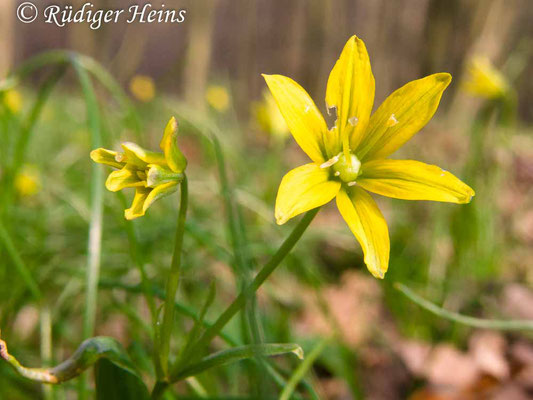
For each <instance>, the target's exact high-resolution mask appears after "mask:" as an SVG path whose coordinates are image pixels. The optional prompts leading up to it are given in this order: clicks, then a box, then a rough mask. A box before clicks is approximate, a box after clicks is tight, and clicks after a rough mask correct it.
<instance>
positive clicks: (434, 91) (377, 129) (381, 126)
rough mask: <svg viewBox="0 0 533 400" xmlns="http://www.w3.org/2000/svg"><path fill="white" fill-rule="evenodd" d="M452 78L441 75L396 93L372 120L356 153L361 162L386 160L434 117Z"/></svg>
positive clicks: (402, 88)
mask: <svg viewBox="0 0 533 400" xmlns="http://www.w3.org/2000/svg"><path fill="white" fill-rule="evenodd" d="M451 80H452V76H451V75H450V74H448V73H439V74H433V75H430V76H426V77H425V78H422V79H418V80H415V81H411V82H409V83H408V84H406V85H404V86H402V87H401V88H400V89H398V90H396V91H395V92H394V93H392V94H391V95H390V96H389V97H387V99H386V100H385V101H384V102H383V104H381V106H379V108H378V109H377V111H376V112H375V113H374V114H373V115H372V117H371V118H370V122H369V124H368V129H367V133H366V135H365V137H364V138H363V141H362V142H361V144H360V145H359V148H358V149H357V151H356V153H357V156H358V157H359V159H360V160H362V161H364V160H370V159H375V158H385V157H387V156H388V155H390V154H392V153H394V152H395V151H396V150H398V149H399V148H400V147H401V146H402V145H403V144H404V143H405V142H407V141H408V140H409V139H411V137H413V135H414V134H415V133H417V132H418V131H419V130H420V129H422V128H423V127H424V126H425V125H426V124H427V123H428V122H429V120H430V119H431V117H433V114H435V111H437V107H438V106H439V102H440V98H441V96H442V92H444V89H446V87H448V85H449V84H450V82H451Z"/></svg>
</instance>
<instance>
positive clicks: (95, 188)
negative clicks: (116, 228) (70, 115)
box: [72, 56, 104, 400]
mask: <svg viewBox="0 0 533 400" xmlns="http://www.w3.org/2000/svg"><path fill="white" fill-rule="evenodd" d="M72 65H73V67H74V69H75V71H76V73H77V75H78V80H79V82H80V86H81V89H82V92H83V97H84V98H85V105H86V108H87V120H88V126H89V130H90V132H91V148H93V149H96V148H98V147H102V133H101V123H100V111H99V109H98V102H97V100H96V95H95V93H94V88H93V84H92V82H91V78H90V77H89V74H88V73H87V71H86V70H85V68H84V67H83V66H82V65H81V64H80V63H79V62H78V60H77V59H76V58H75V56H73V61H72ZM103 188H104V176H103V171H102V168H100V166H98V165H97V164H93V165H92V171H91V219H90V221H91V222H90V224H89V232H88V237H89V239H88V243H87V273H86V278H85V279H86V289H85V290H86V293H87V294H86V298H85V313H84V318H83V336H84V337H85V338H87V337H89V336H91V335H92V334H93V332H94V322H95V319H96V306H97V303H98V280H99V276H100V256H101V245H102V225H103V208H104V193H103V190H104V189H103ZM86 387H87V384H86V381H85V379H80V384H79V391H78V397H79V398H80V399H81V400H84V399H86V398H87V389H86Z"/></svg>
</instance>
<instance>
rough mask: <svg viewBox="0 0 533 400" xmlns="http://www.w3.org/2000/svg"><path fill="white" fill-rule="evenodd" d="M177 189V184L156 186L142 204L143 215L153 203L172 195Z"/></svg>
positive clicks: (170, 183)
mask: <svg viewBox="0 0 533 400" xmlns="http://www.w3.org/2000/svg"><path fill="white" fill-rule="evenodd" d="M177 189H178V182H169V183H164V184H162V185H159V186H156V187H155V189H153V190H152V191H151V192H150V194H149V195H148V197H147V198H146V201H145V202H144V204H143V213H144V212H146V210H147V209H148V207H150V206H151V205H152V204H153V202H154V201H156V200H159V199H161V198H163V197H165V196H168V195H169V194H172V193H174V192H175V191H176V190H177Z"/></svg>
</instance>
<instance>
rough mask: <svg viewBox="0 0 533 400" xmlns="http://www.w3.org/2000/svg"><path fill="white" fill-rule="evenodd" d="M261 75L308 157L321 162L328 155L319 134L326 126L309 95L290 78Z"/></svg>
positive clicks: (324, 130)
mask: <svg viewBox="0 0 533 400" xmlns="http://www.w3.org/2000/svg"><path fill="white" fill-rule="evenodd" d="M263 77H264V78H265V81H266V83H267V85H268V87H269V89H270V92H271V93H272V96H274V99H275V100H276V103H277V104H278V107H279V110H280V111H281V114H282V115H283V118H285V122H286V123H287V126H288V127H289V130H290V131H291V133H292V136H294V139H295V140H296V142H297V143H298V145H299V146H300V147H301V148H302V150H303V151H305V153H306V154H307V155H308V156H309V157H310V158H311V160H313V161H314V162H316V163H319V164H320V163H323V162H324V161H325V160H326V158H327V155H326V151H325V148H324V142H323V139H322V135H323V134H324V132H326V131H327V130H328V128H327V125H326V122H325V121H324V118H323V117H322V114H320V111H318V108H317V107H316V105H315V103H314V102H313V100H312V99H311V97H309V95H308V94H307V92H306V91H305V90H304V89H303V88H302V87H301V86H300V85H298V84H297V83H296V82H295V81H293V80H292V79H290V78H287V77H285V76H282V75H264V74H263Z"/></svg>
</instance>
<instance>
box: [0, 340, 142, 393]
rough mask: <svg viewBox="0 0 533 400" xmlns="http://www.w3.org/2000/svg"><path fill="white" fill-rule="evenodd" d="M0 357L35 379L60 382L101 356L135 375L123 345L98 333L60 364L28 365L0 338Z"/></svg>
mask: <svg viewBox="0 0 533 400" xmlns="http://www.w3.org/2000/svg"><path fill="white" fill-rule="evenodd" d="M0 359H3V360H4V361H5V362H7V363H8V364H9V365H10V366H11V367H12V368H13V369H14V370H15V371H16V372H17V373H18V374H19V375H21V376H23V377H25V378H27V379H30V380H32V381H36V382H42V383H54V384H57V383H63V382H66V381H68V380H70V379H73V378H75V377H77V376H79V375H81V374H82V373H83V372H84V371H85V370H86V369H87V368H89V367H91V366H93V365H94V364H95V363H97V362H98V361H99V360H101V359H107V360H109V361H111V362H112V363H113V364H115V365H116V366H118V367H120V368H121V369H123V370H125V371H128V372H129V373H130V374H132V375H136V374H137V372H136V371H135V367H134V365H133V363H132V362H131V360H130V357H129V356H128V354H127V353H126V351H125V350H124V348H123V347H122V345H121V344H120V343H119V342H118V341H116V340H115V339H113V338H110V337H105V336H97V337H93V338H90V339H87V340H85V341H84V342H83V343H82V344H81V345H80V347H78V349H77V350H76V351H75V352H74V354H72V356H70V358H68V359H66V360H65V361H63V362H62V363H61V364H59V365H57V366H55V367H51V368H27V367H24V366H22V365H21V364H20V362H19V361H18V360H17V359H16V358H15V357H14V356H12V355H11V354H10V353H9V352H8V349H7V344H6V343H5V342H4V341H3V340H1V339H0Z"/></svg>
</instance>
